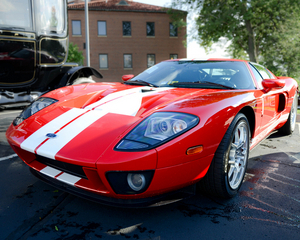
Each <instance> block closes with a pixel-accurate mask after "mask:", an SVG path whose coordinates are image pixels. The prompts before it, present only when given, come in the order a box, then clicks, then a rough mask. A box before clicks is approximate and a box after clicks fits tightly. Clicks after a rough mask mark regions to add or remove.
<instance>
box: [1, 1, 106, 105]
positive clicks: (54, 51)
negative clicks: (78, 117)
mask: <svg viewBox="0 0 300 240" xmlns="http://www.w3.org/2000/svg"><path fill="white" fill-rule="evenodd" d="M68 45H69V44H68V18H67V1H66V0H1V1H0V108H5V107H7V106H11V105H14V104H20V103H21V104H22V103H29V102H32V101H34V100H35V99H36V98H38V97H39V96H40V95H42V94H44V93H45V92H48V91H50V90H53V89H56V88H59V87H63V86H66V85H73V84H79V83H89V82H94V81H93V80H92V78H91V76H95V77H97V78H102V75H101V74H100V73H99V72H98V71H97V70H95V69H94V68H91V67H84V66H78V64H74V63H66V59H67V55H68Z"/></svg>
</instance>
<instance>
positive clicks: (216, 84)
mask: <svg viewBox="0 0 300 240" xmlns="http://www.w3.org/2000/svg"><path fill="white" fill-rule="evenodd" d="M201 83H205V84H210V85H215V86H220V87H223V88H227V89H236V88H234V87H230V86H227V85H223V84H220V83H214V82H207V81H204V82H201Z"/></svg>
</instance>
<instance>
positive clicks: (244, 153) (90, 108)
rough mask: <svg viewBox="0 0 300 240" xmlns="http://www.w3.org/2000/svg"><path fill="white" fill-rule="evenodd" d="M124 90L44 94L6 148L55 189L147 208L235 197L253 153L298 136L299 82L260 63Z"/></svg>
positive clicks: (165, 69) (219, 62) (184, 64)
mask: <svg viewBox="0 0 300 240" xmlns="http://www.w3.org/2000/svg"><path fill="white" fill-rule="evenodd" d="M123 80H124V82H122V83H119V82H118V83H117V82H113V83H95V84H82V85H72V86H68V87H64V88H60V89H57V90H55V91H52V92H49V93H46V94H45V95H43V96H42V97H40V98H39V99H37V100H36V101H35V102H33V103H32V104H31V105H30V106H28V107H27V108H26V109H24V111H23V112H22V113H21V114H20V115H19V116H18V117H17V118H16V119H15V120H14V121H13V123H12V124H11V126H10V127H9V129H8V130H7V132H6V136H7V139H8V142H9V143H10V145H11V146H12V148H13V149H14V150H15V152H16V153H17V154H18V156H19V157H20V158H21V159H22V160H23V161H24V162H25V163H26V164H27V165H28V166H29V167H30V168H31V170H32V172H33V173H34V175H36V176H37V177H39V178H41V179H42V180H44V181H46V182H48V183H49V184H52V185H54V186H56V187H58V188H61V189H64V190H66V191H69V192H71V193H73V194H77V195H79V196H82V197H87V198H90V199H92V200H97V201H99V202H102V203H106V204H111V205H116V206H123V205H125V206H145V205H149V204H153V203H155V202H157V201H159V199H161V198H162V197H166V196H171V195H168V194H170V193H174V192H176V191H178V190H179V189H182V188H185V187H187V186H191V185H193V186H197V187H200V189H202V191H205V192H207V193H209V194H212V195H215V196H219V197H224V198H230V197H233V196H234V195H235V194H237V192H238V190H239V189H240V187H241V184H242V182H243V179H244V175H245V172H246V168H247V162H248V156H249V150H251V149H252V148H253V147H254V146H255V145H257V144H258V143H259V142H260V141H262V140H263V139H264V138H266V137H267V136H268V135H269V134H270V133H272V132H273V131H274V130H279V131H281V132H282V133H283V134H291V133H292V132H293V131H294V129H295V124H296V113H297V105H298V104H297V93H298V86H297V82H296V81H295V80H294V79H292V78H289V77H276V76H275V75H274V74H272V73H271V72H270V71H269V70H267V69H266V68H264V67H263V66H261V65H258V64H256V63H251V62H248V61H243V60H235V59H209V60H207V61H200V60H199V61H198V60H186V59H181V60H170V61H164V62H161V63H159V64H157V65H155V66H153V67H151V68H149V69H147V70H145V71H144V72H142V73H141V74H139V75H137V76H136V77H134V76H133V75H125V76H123Z"/></svg>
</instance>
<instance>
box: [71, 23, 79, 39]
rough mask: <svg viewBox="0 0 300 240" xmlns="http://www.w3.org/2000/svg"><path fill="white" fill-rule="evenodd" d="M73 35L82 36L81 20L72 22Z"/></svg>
mask: <svg viewBox="0 0 300 240" xmlns="http://www.w3.org/2000/svg"><path fill="white" fill-rule="evenodd" d="M72 35H74V36H76V35H80V36H81V21H80V20H72Z"/></svg>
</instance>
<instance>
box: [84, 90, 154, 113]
mask: <svg viewBox="0 0 300 240" xmlns="http://www.w3.org/2000/svg"><path fill="white" fill-rule="evenodd" d="M144 88H145V87H137V88H132V89H128V90H123V91H119V92H115V93H111V94H109V95H107V96H105V97H104V98H102V99H100V100H99V101H97V102H95V103H93V104H91V105H88V106H86V107H85V109H94V108H98V107H101V106H105V105H106V104H108V103H109V102H114V101H118V100H119V99H124V97H125V98H126V96H136V95H137V94H139V93H141V90H142V89H144ZM147 89H149V87H147ZM104 104H105V105H104ZM130 107H131V106H127V107H126V108H127V109H128V108H130Z"/></svg>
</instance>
